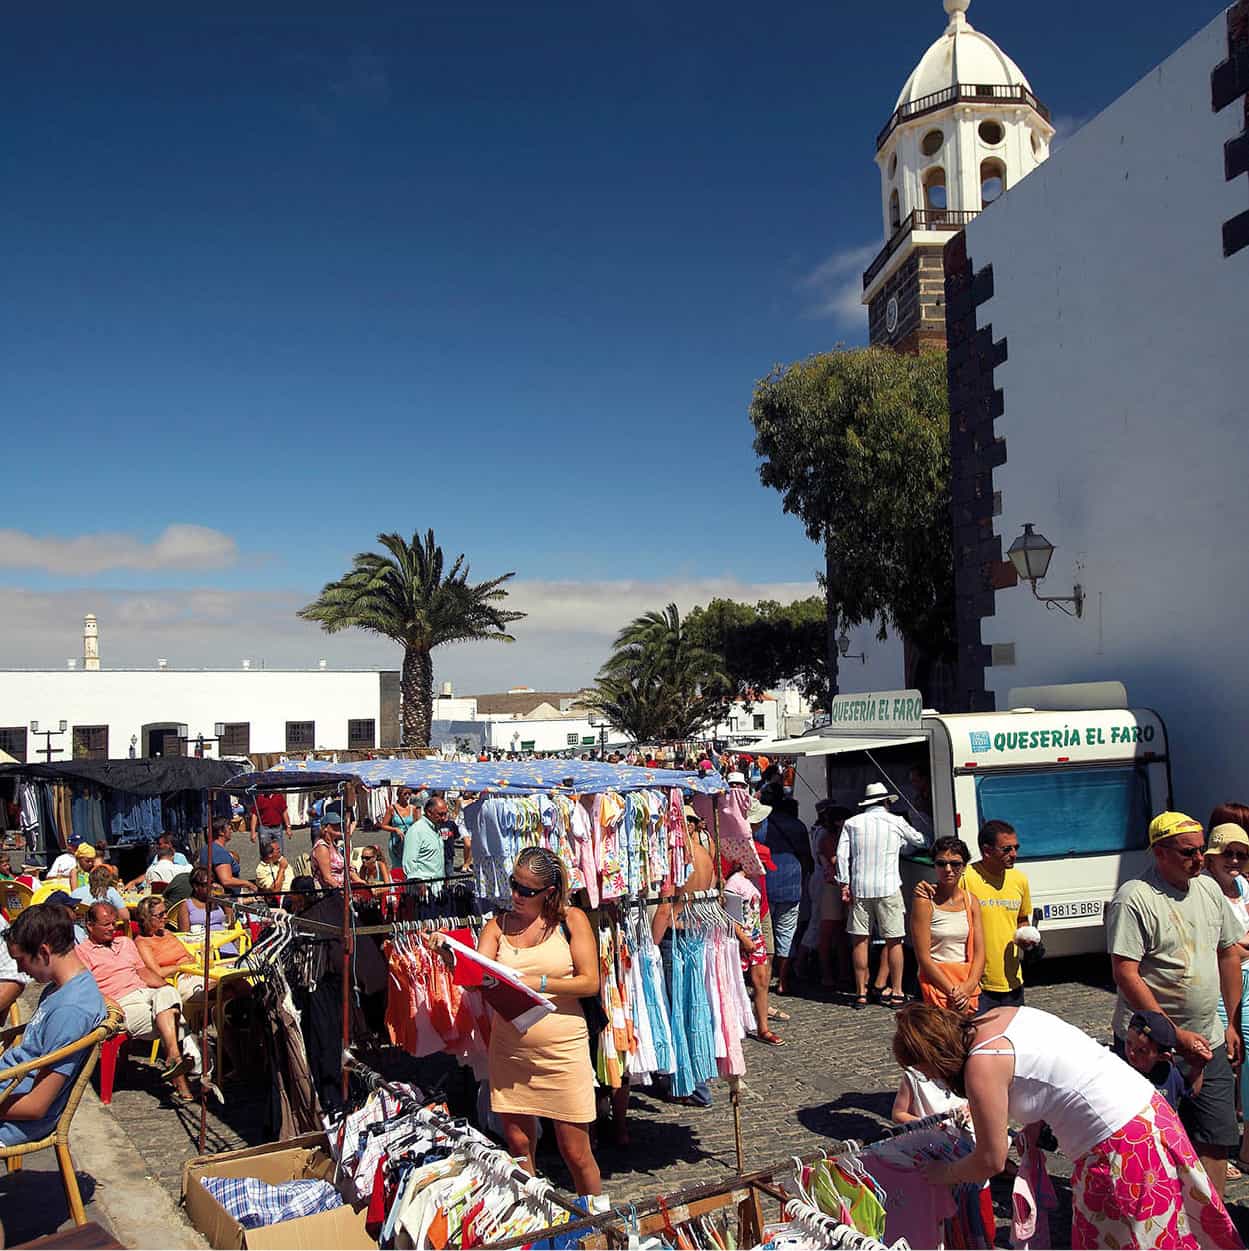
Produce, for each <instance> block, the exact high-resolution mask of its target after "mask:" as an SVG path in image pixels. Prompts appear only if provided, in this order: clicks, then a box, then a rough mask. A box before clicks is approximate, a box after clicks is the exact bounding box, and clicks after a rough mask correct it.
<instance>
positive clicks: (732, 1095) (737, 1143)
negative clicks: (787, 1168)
mask: <svg viewBox="0 0 1249 1251" xmlns="http://www.w3.org/2000/svg"><path fill="white" fill-rule="evenodd" d="M719 798H720V797H719V796H718V795H717V796H715V799H714V800H713V801H712V805H711V831H712V835H713V837H714V839H715V846H716V890H717V891H720V892H721V893H722V894H723V891H724V866H723V865H722V864H721V862H720V808H719V804H718V802H717V801H718V800H719ZM721 902H723V900H721ZM729 1102H730V1103H731V1104H732V1105H733V1145H734V1147H736V1148H737V1171H738V1172H739V1173H740V1172H741V1171H742V1167H743V1164H742V1160H743V1157H742V1099H741V1078H740V1077H730V1078H729Z"/></svg>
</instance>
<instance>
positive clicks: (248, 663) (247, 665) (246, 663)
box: [243, 659, 252, 669]
mask: <svg viewBox="0 0 1249 1251" xmlns="http://www.w3.org/2000/svg"><path fill="white" fill-rule="evenodd" d="M251 667H252V662H251V661H250V660H246V659H245V660H244V661H243V668H244V669H250V668H251Z"/></svg>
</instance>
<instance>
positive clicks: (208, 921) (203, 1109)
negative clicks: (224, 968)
mask: <svg viewBox="0 0 1249 1251" xmlns="http://www.w3.org/2000/svg"><path fill="white" fill-rule="evenodd" d="M216 809H217V792H216V791H215V790H210V791H209V792H208V840H207V842H205V844H204V846H205V847H209V848H211V846H212V822H213V814H214V813H215V812H216ZM206 859H207V861H208V865H207V868H208V903H207V904H206V905H205V907H204V985H203V988H202V993H201V996H200V1026H199V1052H200V1061H199V1153H200V1155H203V1154H204V1152H205V1151H206V1150H207V1146H208V1085H209V1083H208V1054H209V1053H208V967H209V961H210V960H211V959H212V946H213V942H212V914H213V903H212V888H213V885H214V884H215V881H216V877H215V875H214V873H213V868H212V852H211V851H209V853H208V855H207V857H206ZM189 915H190V913H189V911H188V916H189ZM224 920H225V916H224V914H223V916H222V921H223V922H224ZM215 1076H216V1079H217V1081H220V1080H221V1074H220V1073H217V1074H216V1075H215Z"/></svg>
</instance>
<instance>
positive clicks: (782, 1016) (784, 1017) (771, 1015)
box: [768, 1008, 789, 1021]
mask: <svg viewBox="0 0 1249 1251" xmlns="http://www.w3.org/2000/svg"><path fill="white" fill-rule="evenodd" d="M768 1020H769V1021H788V1020H789V1013H788V1012H782V1011H781V1009H780V1008H769V1009H768Z"/></svg>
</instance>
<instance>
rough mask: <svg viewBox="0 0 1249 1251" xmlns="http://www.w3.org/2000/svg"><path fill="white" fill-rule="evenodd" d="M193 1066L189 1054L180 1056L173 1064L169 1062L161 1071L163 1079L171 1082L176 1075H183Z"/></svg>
mask: <svg viewBox="0 0 1249 1251" xmlns="http://www.w3.org/2000/svg"><path fill="white" fill-rule="evenodd" d="M190 1068H191V1061H190V1059H189V1058H188V1057H187V1056H179V1057H178V1059H176V1060H175V1061H174V1062H173V1063H172V1064H167V1065H165V1067H164V1068H163V1069H161V1071H160V1075H161V1080H162V1081H166V1082H171V1081H173V1079H174V1078H175V1077H181V1076H182V1075H183V1074H184V1073H186V1072H188V1071H189V1070H190Z"/></svg>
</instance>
